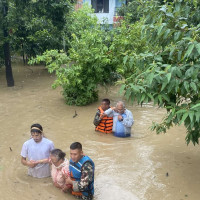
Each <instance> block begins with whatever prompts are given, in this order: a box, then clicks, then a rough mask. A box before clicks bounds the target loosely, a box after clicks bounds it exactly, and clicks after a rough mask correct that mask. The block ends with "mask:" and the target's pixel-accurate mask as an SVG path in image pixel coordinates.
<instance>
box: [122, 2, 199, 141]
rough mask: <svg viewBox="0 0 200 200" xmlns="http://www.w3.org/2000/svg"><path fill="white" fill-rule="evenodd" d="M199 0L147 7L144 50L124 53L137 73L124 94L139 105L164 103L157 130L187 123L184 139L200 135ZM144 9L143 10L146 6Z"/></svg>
mask: <svg viewBox="0 0 200 200" xmlns="http://www.w3.org/2000/svg"><path fill="white" fill-rule="evenodd" d="M199 9H200V3H199V2H197V1H196V0H190V1H188V0H176V1H174V2H172V3H166V4H164V5H162V6H160V7H157V6H156V7H154V1H152V9H148V10H146V11H147V12H146V13H144V16H145V24H144V26H143V28H142V30H143V31H142V33H143V34H142V38H145V39H146V46H148V47H150V48H149V49H148V50H147V51H146V52H143V53H139V54H132V55H130V56H128V57H126V56H125V57H124V62H123V64H124V68H126V67H127V65H129V62H128V61H130V60H131V59H132V60H133V68H132V69H134V73H132V74H131V75H130V76H128V77H126V79H125V80H124V85H123V88H122V89H124V90H125V95H126V97H127V98H128V99H130V100H132V101H135V100H136V101H137V102H138V103H139V104H143V103H147V102H151V101H152V102H154V104H155V105H156V104H157V105H158V106H159V107H164V108H165V109H166V111H167V114H166V116H165V118H164V119H163V121H162V122H161V123H160V124H158V123H154V124H153V127H152V129H153V130H156V131H157V133H160V132H166V130H167V129H168V128H170V127H171V126H173V125H180V124H182V123H184V125H185V127H186V129H187V136H186V141H187V144H189V142H190V141H192V142H193V144H194V145H195V144H196V143H199V137H200V126H199V124H200V96H199V91H200V29H199V27H200V24H199V22H200V18H199V13H198V12H199ZM144 12H145V10H144Z"/></svg>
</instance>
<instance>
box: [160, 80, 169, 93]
mask: <svg viewBox="0 0 200 200" xmlns="http://www.w3.org/2000/svg"><path fill="white" fill-rule="evenodd" d="M167 84H168V81H167V79H164V81H163V84H162V88H161V91H163V90H164V89H165V87H166V85H167Z"/></svg>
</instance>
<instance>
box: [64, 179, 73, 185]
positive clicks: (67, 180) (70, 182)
mask: <svg viewBox="0 0 200 200" xmlns="http://www.w3.org/2000/svg"><path fill="white" fill-rule="evenodd" d="M65 183H66V184H70V185H73V182H72V180H71V179H70V178H69V177H67V178H66V179H65Z"/></svg>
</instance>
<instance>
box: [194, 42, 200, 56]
mask: <svg viewBox="0 0 200 200" xmlns="http://www.w3.org/2000/svg"><path fill="white" fill-rule="evenodd" d="M195 48H196V49H197V51H198V53H199V55H200V43H198V44H196V45H195Z"/></svg>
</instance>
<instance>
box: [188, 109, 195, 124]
mask: <svg viewBox="0 0 200 200" xmlns="http://www.w3.org/2000/svg"><path fill="white" fill-rule="evenodd" d="M189 117H190V121H191V122H192V121H193V117H194V111H190V112H189Z"/></svg>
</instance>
